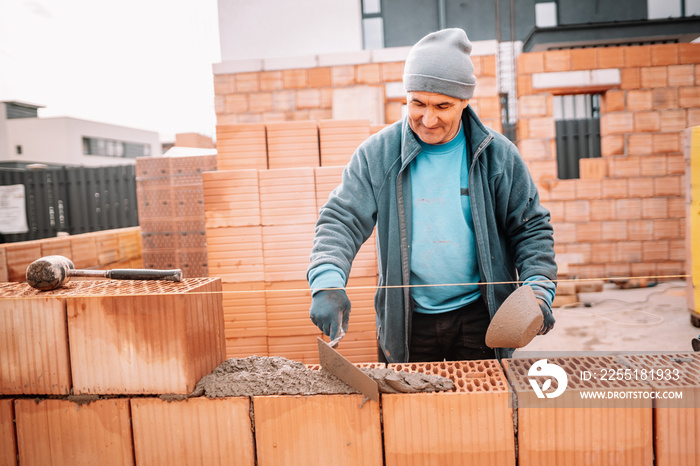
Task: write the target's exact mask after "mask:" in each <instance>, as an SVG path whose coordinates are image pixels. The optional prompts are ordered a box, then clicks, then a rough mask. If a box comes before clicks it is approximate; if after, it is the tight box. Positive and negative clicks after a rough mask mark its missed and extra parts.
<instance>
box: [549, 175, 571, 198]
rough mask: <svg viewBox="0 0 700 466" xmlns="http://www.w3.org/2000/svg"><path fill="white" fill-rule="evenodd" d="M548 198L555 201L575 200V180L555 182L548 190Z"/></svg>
mask: <svg viewBox="0 0 700 466" xmlns="http://www.w3.org/2000/svg"><path fill="white" fill-rule="evenodd" d="M550 197H551V199H552V200H555V201H572V200H575V199H576V180H557V181H555V182H554V184H553V185H552V187H551V189H550Z"/></svg>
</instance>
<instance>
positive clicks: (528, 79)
mask: <svg viewBox="0 0 700 466" xmlns="http://www.w3.org/2000/svg"><path fill="white" fill-rule="evenodd" d="M521 56H522V55H521ZM516 81H517V86H518V96H519V97H522V96H524V95H530V94H532V93H533V92H532V75H522V76H518V77H517V78H516Z"/></svg>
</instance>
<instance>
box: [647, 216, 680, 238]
mask: <svg viewBox="0 0 700 466" xmlns="http://www.w3.org/2000/svg"><path fill="white" fill-rule="evenodd" d="M652 221H653V222H654V239H677V238H679V237H682V236H683V230H682V229H681V219H677V218H668V219H664V218H658V219H654V220H652Z"/></svg>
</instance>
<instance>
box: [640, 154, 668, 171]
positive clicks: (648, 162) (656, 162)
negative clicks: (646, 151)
mask: <svg viewBox="0 0 700 466" xmlns="http://www.w3.org/2000/svg"><path fill="white" fill-rule="evenodd" d="M666 159H667V158H666V157H665V156H663V155H648V156H646V157H641V164H642V167H641V175H642V176H666V175H667V174H668V169H667V168H666Z"/></svg>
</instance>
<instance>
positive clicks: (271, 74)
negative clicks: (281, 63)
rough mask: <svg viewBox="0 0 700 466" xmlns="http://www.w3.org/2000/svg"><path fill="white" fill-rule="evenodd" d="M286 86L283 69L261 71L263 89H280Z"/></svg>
mask: <svg viewBox="0 0 700 466" xmlns="http://www.w3.org/2000/svg"><path fill="white" fill-rule="evenodd" d="M283 88H284V80H283V79H282V72H281V71H262V72H261V73H260V90H261V91H278V90H281V89H283Z"/></svg>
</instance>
